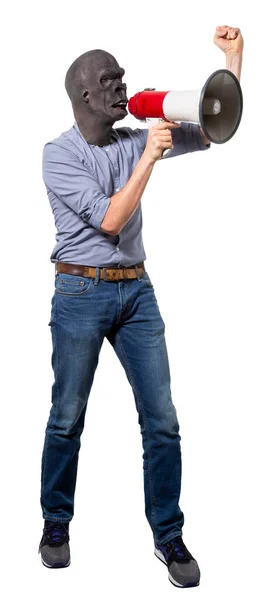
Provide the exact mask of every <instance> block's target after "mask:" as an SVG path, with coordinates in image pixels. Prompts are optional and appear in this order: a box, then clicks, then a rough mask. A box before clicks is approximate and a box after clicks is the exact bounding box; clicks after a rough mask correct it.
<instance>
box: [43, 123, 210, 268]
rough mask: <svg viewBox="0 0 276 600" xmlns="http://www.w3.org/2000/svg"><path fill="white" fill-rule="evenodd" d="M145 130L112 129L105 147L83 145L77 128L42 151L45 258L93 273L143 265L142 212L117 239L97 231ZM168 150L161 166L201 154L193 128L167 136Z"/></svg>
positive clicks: (202, 146) (142, 144) (132, 165)
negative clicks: (50, 238) (49, 244)
mask: <svg viewBox="0 0 276 600" xmlns="http://www.w3.org/2000/svg"><path fill="white" fill-rule="evenodd" d="M147 135H148V128H146V129H134V130H133V129H131V128H130V127H119V128H118V129H112V136H111V143H110V144H108V145H107V146H96V145H94V144H88V142H87V141H86V140H85V139H84V137H83V136H82V134H81V132H80V129H79V127H78V125H77V122H76V121H75V122H74V125H73V126H72V127H71V128H70V129H69V130H68V131H65V132H63V133H61V135H60V136H59V137H57V138H55V139H53V140H52V141H50V142H47V143H46V144H45V146H44V148H43V157H42V176H43V181H44V183H45V186H46V190H47V195H48V198H49V201H50V205H51V208H52V212H53V215H54V219H55V226H56V229H57V233H56V245H55V247H54V249H53V251H52V254H51V256H50V260H51V261H52V262H53V263H55V262H56V261H62V262H67V263H72V264H79V265H88V266H96V267H109V266H111V267H121V266H125V267H129V266H131V265H134V264H137V263H139V262H142V261H143V260H145V259H146V258H147V257H146V253H145V250H144V245H143V238H142V207H141V201H140V202H139V204H138V206H137V208H136V211H135V212H134V214H133V215H132V216H131V218H130V219H129V221H128V222H127V223H126V225H125V226H124V227H123V229H122V230H121V232H120V234H119V235H109V234H107V233H105V232H104V231H102V230H101V223H102V221H103V219H104V216H105V214H106V211H107V209H108V207H109V204H110V197H111V196H113V195H114V194H116V192H118V191H119V190H121V189H122V188H123V187H124V186H125V185H126V183H127V181H128V180H129V178H130V176H131V174H132V172H133V169H134V168H135V166H136V165H137V163H138V161H139V160H140V158H141V156H142V154H143V152H144V149H145V145H146V141H147ZM172 140H173V144H174V148H173V150H172V151H171V152H170V153H169V154H168V155H167V156H165V157H163V158H162V160H166V159H167V158H171V157H173V156H178V155H179V154H185V153H186V152H194V151H196V150H207V149H208V148H209V147H210V144H209V145H208V146H206V145H205V144H204V142H203V140H202V137H201V133H200V130H199V126H198V125H195V124H191V123H184V122H182V123H181V124H180V127H178V128H175V129H173V130H172Z"/></svg>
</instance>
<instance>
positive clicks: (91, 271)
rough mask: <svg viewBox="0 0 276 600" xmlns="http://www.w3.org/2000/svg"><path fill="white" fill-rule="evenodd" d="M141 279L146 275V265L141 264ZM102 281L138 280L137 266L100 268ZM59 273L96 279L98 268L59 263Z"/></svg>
mask: <svg viewBox="0 0 276 600" xmlns="http://www.w3.org/2000/svg"><path fill="white" fill-rule="evenodd" d="M136 266H137V267H138V272H139V275H140V277H142V276H143V275H144V272H145V267H144V263H143V262H141V263H139V264H137V265H136ZM99 269H100V279H104V280H105V281H115V280H117V279H136V278H137V273H136V269H135V265H132V266H130V267H122V268H119V267H99ZM56 272H57V273H69V274H71V275H80V276H81V277H92V278H94V277H96V267H87V266H84V265H71V264H69V263H63V262H57V263H56Z"/></svg>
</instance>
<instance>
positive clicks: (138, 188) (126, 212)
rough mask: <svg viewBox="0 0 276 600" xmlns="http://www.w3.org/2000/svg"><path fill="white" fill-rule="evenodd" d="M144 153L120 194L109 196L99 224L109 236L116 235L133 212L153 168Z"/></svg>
mask: <svg viewBox="0 0 276 600" xmlns="http://www.w3.org/2000/svg"><path fill="white" fill-rule="evenodd" d="M154 162H155V161H154V160H152V159H151V158H150V157H148V155H147V154H146V153H145V152H144V153H143V154H142V156H141V158H140V160H139V162H138V163H137V165H136V167H135V169H134V170H133V173H132V175H131V177H130V178H129V180H128V182H127V184H126V185H125V186H124V187H123V189H122V190H120V192H118V193H117V194H114V196H111V199H110V205H109V207H108V209H107V212H106V214H105V217H104V219H103V221H102V224H101V229H103V231H105V232H106V233H109V234H110V235H118V234H119V233H120V231H121V229H122V228H123V227H124V226H125V225H126V223H127V222H128V221H129V219H130V218H131V217H132V215H133V213H134V212H135V210H136V208H137V206H138V204H139V202H140V200H141V196H142V194H143V192H144V189H145V187H146V185H147V182H148V180H149V178H150V175H151V173H152V169H153V166H154Z"/></svg>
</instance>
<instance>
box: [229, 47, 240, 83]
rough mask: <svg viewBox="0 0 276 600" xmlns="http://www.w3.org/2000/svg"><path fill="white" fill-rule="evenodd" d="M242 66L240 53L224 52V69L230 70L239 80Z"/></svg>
mask: <svg viewBox="0 0 276 600" xmlns="http://www.w3.org/2000/svg"><path fill="white" fill-rule="evenodd" d="M241 68H242V54H232V53H229V54H226V69H228V70H229V71H232V73H234V75H236V77H237V79H238V80H239V81H240V78H241Z"/></svg>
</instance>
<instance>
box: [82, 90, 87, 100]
mask: <svg viewBox="0 0 276 600" xmlns="http://www.w3.org/2000/svg"><path fill="white" fill-rule="evenodd" d="M82 98H83V100H84V102H89V91H88V90H85V92H83V94H82Z"/></svg>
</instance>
